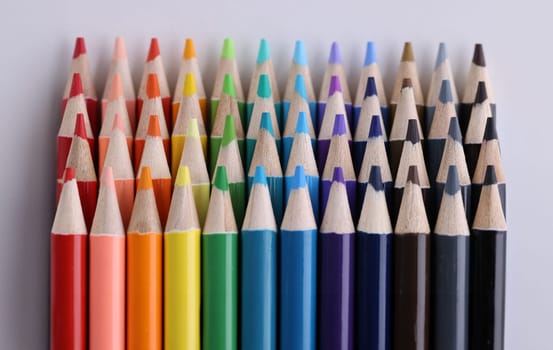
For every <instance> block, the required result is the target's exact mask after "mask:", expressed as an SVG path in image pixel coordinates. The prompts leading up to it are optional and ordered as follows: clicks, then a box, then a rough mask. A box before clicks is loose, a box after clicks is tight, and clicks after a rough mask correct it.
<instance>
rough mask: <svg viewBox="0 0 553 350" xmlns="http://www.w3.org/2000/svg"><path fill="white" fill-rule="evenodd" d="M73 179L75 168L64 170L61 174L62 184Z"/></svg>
mask: <svg viewBox="0 0 553 350" xmlns="http://www.w3.org/2000/svg"><path fill="white" fill-rule="evenodd" d="M74 179H75V168H73V167H69V168H65V171H64V172H63V182H64V183H65V182H68V181H71V180H74Z"/></svg>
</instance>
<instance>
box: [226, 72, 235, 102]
mask: <svg viewBox="0 0 553 350" xmlns="http://www.w3.org/2000/svg"><path fill="white" fill-rule="evenodd" d="M223 93H224V94H225V95H228V96H231V97H236V91H235V90H234V79H232V74H225V78H224V80H223Z"/></svg>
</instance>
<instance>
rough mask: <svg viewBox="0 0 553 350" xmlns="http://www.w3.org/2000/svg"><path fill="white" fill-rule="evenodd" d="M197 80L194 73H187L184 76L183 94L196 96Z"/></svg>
mask: <svg viewBox="0 0 553 350" xmlns="http://www.w3.org/2000/svg"><path fill="white" fill-rule="evenodd" d="M196 92H197V90H196V80H195V79H194V74H192V73H186V76H185V77H184V88H183V89H182V95H183V96H194V95H195V94H196Z"/></svg>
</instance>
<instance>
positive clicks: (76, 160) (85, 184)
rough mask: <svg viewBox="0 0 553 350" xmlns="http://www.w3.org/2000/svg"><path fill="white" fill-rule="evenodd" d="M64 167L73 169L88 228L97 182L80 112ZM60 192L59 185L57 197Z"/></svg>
mask: <svg viewBox="0 0 553 350" xmlns="http://www.w3.org/2000/svg"><path fill="white" fill-rule="evenodd" d="M66 168H73V169H75V176H76V178H77V187H78V188H79V197H80V198H81V205H82V207H83V214H84V220H85V222H86V227H87V228H90V226H91V225H92V219H93V218H94V211H95V210H96V198H97V196H98V183H97V181H96V172H95V171H94V163H93V162H92V155H91V153H90V146H89V143H88V141H87V140H86V129H85V122H84V116H83V115H82V114H79V115H78V116H77V123H76V124H75V134H74V135H73V141H72V142H71V148H70V149H69V154H68V156H67V164H66ZM60 192H61V187H59V191H58V198H59V193H60Z"/></svg>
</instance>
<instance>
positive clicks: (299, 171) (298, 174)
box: [292, 165, 307, 190]
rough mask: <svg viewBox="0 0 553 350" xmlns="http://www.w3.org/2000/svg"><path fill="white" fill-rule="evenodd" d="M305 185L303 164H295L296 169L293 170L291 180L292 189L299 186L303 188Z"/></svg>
mask: <svg viewBox="0 0 553 350" xmlns="http://www.w3.org/2000/svg"><path fill="white" fill-rule="evenodd" d="M305 186H307V182H306V180H305V170H304V169H303V166H301V165H296V170H295V171H294V181H293V182H292V189H293V190H297V189H300V188H304V187H305Z"/></svg>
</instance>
